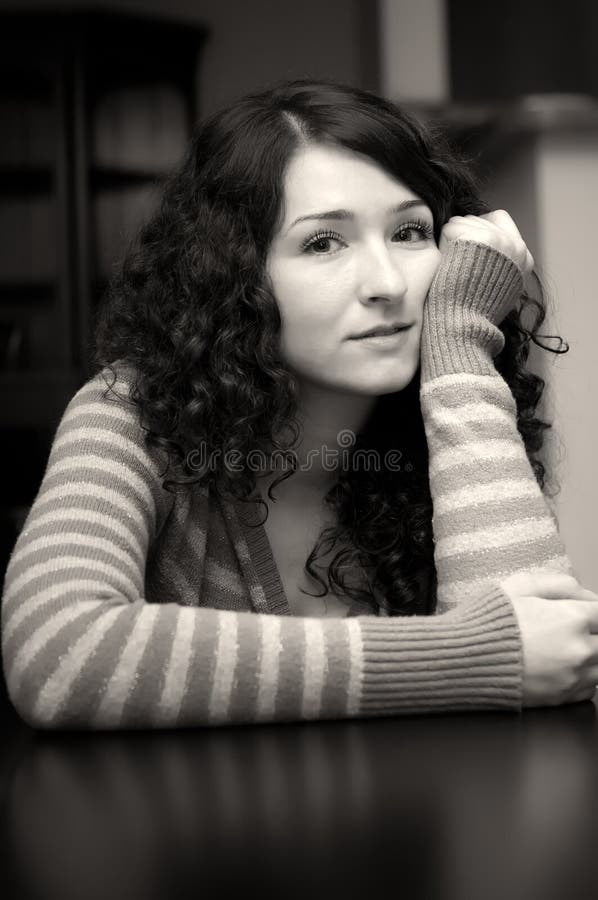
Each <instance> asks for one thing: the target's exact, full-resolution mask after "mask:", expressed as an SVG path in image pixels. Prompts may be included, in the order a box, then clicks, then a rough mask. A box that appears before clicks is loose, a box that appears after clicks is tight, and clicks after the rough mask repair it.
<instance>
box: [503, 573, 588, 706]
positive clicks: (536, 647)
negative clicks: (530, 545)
mask: <svg viewBox="0 0 598 900" xmlns="http://www.w3.org/2000/svg"><path fill="white" fill-rule="evenodd" d="M500 586H501V588H502V589H503V590H504V591H505V593H506V594H507V595H508V596H509V598H510V599H511V602H512V604H513V608H514V610H515V615H516V616H517V619H518V623H519V630H520V632H521V639H522V643H523V668H524V673H523V705H524V706H526V707H527V706H560V705H561V704H564V703H578V702H579V701H581V700H591V699H592V697H593V696H594V693H595V691H596V686H597V685H598V602H596V601H598V594H595V593H594V592H593V591H590V590H587V589H586V588H583V587H582V586H581V585H580V584H579V582H578V581H577V579H575V578H574V577H573V576H572V575H563V574H560V573H557V572H554V573H553V572H546V573H542V574H540V575H531V574H527V573H523V574H517V575H512V576H510V577H509V578H507V579H505V580H504V581H503V582H501V583H500Z"/></svg>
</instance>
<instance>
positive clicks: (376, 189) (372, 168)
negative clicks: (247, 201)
mask: <svg viewBox="0 0 598 900" xmlns="http://www.w3.org/2000/svg"><path fill="white" fill-rule="evenodd" d="M284 196H285V208H286V209H285V212H286V215H285V219H290V218H291V217H293V216H295V215H299V214H300V213H302V212H306V211H310V210H318V209H332V208H334V207H336V206H346V207H349V208H353V207H354V208H356V209H358V208H359V207H360V206H364V207H366V206H367V207H368V208H371V206H372V205H377V204H378V203H380V204H381V205H384V206H388V205H390V204H391V203H393V202H394V201H397V202H400V201H402V200H413V199H420V198H418V196H417V194H415V193H414V192H413V191H412V190H410V188H408V187H407V185H406V184H404V183H403V182H402V181H399V180H398V179H396V178H395V177H394V176H392V175H391V174H390V173H389V172H387V171H386V170H385V169H383V168H382V167H381V166H379V165H378V163H376V162H374V160H373V159H370V158H369V157H368V156H364V155H363V154H361V153H354V152H353V151H351V150H348V149H347V148H345V147H336V146H325V145H322V144H314V145H310V146H308V147H302V148H301V149H300V150H298V151H297V152H296V153H295V154H294V155H293V156H292V157H291V159H290V161H289V164H288V166H287V169H286V172H285V178H284Z"/></svg>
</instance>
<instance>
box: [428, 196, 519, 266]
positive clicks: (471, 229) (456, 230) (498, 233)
mask: <svg viewBox="0 0 598 900" xmlns="http://www.w3.org/2000/svg"><path fill="white" fill-rule="evenodd" d="M459 240H462V241H476V242H477V243H478V244H488V246H489V247H493V248H494V249H495V250H498V251H499V252H500V253H503V254H504V255H505V256H508V257H509V259H511V260H512V261H513V262H514V263H515V265H516V266H517V268H518V269H519V271H520V272H521V274H522V276H523V279H524V281H525V280H526V279H527V278H528V277H529V276H530V275H531V272H532V270H533V268H534V259H533V257H532V255H531V253H530V252H529V250H528V249H527V246H526V244H525V241H524V240H523V238H522V237H521V234H520V232H519V229H518V228H517V226H516V225H515V222H514V221H513V219H512V218H511V216H510V215H509V214H508V212H506V211H505V210H504V209H497V210H495V211H494V212H489V213H486V214H485V215H483V216H452V217H451V218H450V219H449V220H448V222H447V223H446V224H445V225H444V227H443V229H442V232H441V234H440V242H439V244H438V249H439V250H440V252H441V253H445V252H446V250H447V249H448V245H449V244H450V243H451V242H452V241H459Z"/></svg>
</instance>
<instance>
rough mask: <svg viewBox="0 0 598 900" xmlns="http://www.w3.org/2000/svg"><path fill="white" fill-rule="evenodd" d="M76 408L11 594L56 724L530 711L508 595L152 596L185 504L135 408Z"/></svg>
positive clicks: (22, 708)
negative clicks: (292, 601) (452, 604)
mask: <svg viewBox="0 0 598 900" xmlns="http://www.w3.org/2000/svg"><path fill="white" fill-rule="evenodd" d="M98 384H99V382H96V383H95V386H94V382H90V383H89V384H88V385H87V386H86V387H84V388H83V389H82V390H81V391H80V392H79V394H77V395H76V396H75V398H74V399H73V400H72V401H71V403H70V404H69V407H68V408H67V410H66V413H65V415H64V417H63V419H62V422H61V424H60V426H59V428H58V432H57V435H56V438H55V441H54V444H53V447H52V452H51V454H50V459H49V463H48V468H47V471H46V474H45V476H44V479H43V482H42V485H41V488H40V492H39V494H38V496H37V498H36V501H35V503H34V505H33V507H32V509H31V511H30V513H29V516H28V518H27V521H26V523H25V526H24V529H23V531H22V533H21V535H20V536H19V539H18V541H17V544H16V546H15V549H14V551H13V555H12V557H11V560H10V563H9V567H8V570H7V574H6V581H5V590H4V595H3V599H2V651H3V665H4V671H5V675H6V681H7V685H8V691H9V695H10V697H11V700H12V702H13V704H14V705H15V707H16V709H17V710H18V712H19V714H20V715H21V716H22V717H23V718H24V719H25V720H26V721H27V722H29V723H30V724H31V725H33V726H34V727H40V728H56V727H70V728H97V729H104V728H115V727H120V728H147V727H160V726H164V727H177V726H197V725H216V724H220V723H241V722H260V721H294V720H301V719H314V718H346V717H359V716H379V715H393V714H396V713H402V712H405V713H409V712H434V711H446V710H460V709H511V710H517V709H519V708H520V706H521V699H522V661H521V642H520V635H519V630H518V625H517V622H516V618H515V615H514V611H513V608H512V606H511V603H510V601H509V599H508V597H507V596H506V595H505V594H504V593H503V592H502V591H501V589H500V588H499V587H497V586H491V587H490V588H489V589H488V590H486V591H485V592H483V593H482V594H481V595H478V596H476V597H475V598H469V599H468V600H467V601H466V602H464V603H463V604H462V606H460V608H459V610H457V611H454V612H451V613H448V614H447V615H446V616H437V617H418V616H415V617H410V618H382V619H379V618H377V617H375V616H362V617H354V618H346V619H315V618H303V617H292V616H273V615H264V614H256V613H254V612H249V611H248V612H229V611H219V610H216V609H210V608H199V607H183V606H179V605H177V604H176V603H174V602H172V599H170V600H169V597H168V596H165V597H164V598H163V602H161V603H148V602H147V601H146V600H145V599H144V596H143V593H144V577H145V565H146V560H147V554H148V551H149V549H150V548H151V545H152V540H153V538H154V536H155V534H156V530H157V523H159V521H160V520H161V517H163V516H165V515H166V513H167V510H166V509H165V508H164V506H163V505H164V503H165V502H166V501H165V499H164V497H168V496H169V495H167V494H165V492H164V491H163V490H162V488H161V484H160V478H159V466H158V465H156V464H155V463H154V461H153V460H152V458H151V457H150V456H149V454H148V452H147V450H146V448H145V447H144V445H143V438H142V433H141V429H140V428H139V426H138V424H137V421H136V417H135V414H134V412H133V411H132V410H131V408H130V407H127V406H125V405H122V406H121V405H119V404H115V403H112V402H107V401H106V400H104V399H102V397H101V392H100V389H99V387H98Z"/></svg>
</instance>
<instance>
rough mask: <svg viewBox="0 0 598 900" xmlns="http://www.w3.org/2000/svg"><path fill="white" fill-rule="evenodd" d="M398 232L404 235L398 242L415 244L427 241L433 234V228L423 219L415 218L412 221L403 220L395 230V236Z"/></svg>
mask: <svg viewBox="0 0 598 900" xmlns="http://www.w3.org/2000/svg"><path fill="white" fill-rule="evenodd" d="M397 234H399V235H401V236H402V237H404V240H403V241H401V242H400V243H406V244H415V243H421V242H423V241H429V240H430V238H431V237H433V235H434V228H433V227H432V225H430V224H429V222H426V221H424V220H423V219H415V220H414V221H413V222H405V224H404V225H401V227H400V228H398V229H397V231H395V237H396V235H397Z"/></svg>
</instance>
